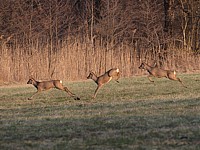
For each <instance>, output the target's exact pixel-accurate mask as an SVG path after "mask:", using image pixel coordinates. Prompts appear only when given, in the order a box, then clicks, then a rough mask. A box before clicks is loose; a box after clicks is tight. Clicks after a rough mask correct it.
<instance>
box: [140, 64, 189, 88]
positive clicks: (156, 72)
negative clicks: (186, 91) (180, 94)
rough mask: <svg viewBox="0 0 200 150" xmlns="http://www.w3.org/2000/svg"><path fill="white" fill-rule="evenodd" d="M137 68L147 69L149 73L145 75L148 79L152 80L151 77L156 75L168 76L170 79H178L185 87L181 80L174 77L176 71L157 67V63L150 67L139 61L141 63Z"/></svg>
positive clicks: (160, 76) (159, 76)
mask: <svg viewBox="0 0 200 150" xmlns="http://www.w3.org/2000/svg"><path fill="white" fill-rule="evenodd" d="M139 69H144V70H147V72H148V73H149V75H148V76H147V78H148V79H149V81H151V82H154V81H153V80H152V79H151V77H157V78H162V77H165V78H168V79H170V80H174V81H179V82H180V83H181V84H182V86H183V87H185V88H187V87H186V86H185V85H184V84H183V82H182V81H181V79H180V78H178V77H176V71H175V70H174V71H172V70H163V69H161V68H158V67H157V65H155V67H152V66H150V65H148V64H146V63H144V62H142V63H141V65H140V66H139Z"/></svg>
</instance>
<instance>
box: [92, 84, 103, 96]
mask: <svg viewBox="0 0 200 150" xmlns="http://www.w3.org/2000/svg"><path fill="white" fill-rule="evenodd" d="M101 87H102V85H98V86H97V88H96V90H95V92H94V96H93V98H96V95H97V92H98V90H99V89H100V88H101Z"/></svg>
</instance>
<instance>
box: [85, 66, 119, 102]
mask: <svg viewBox="0 0 200 150" xmlns="http://www.w3.org/2000/svg"><path fill="white" fill-rule="evenodd" d="M119 77H120V72H119V69H118V68H112V69H110V70H108V71H107V72H105V73H104V74H103V75H101V76H97V75H96V74H95V73H94V72H92V71H90V73H89V75H88V77H87V79H92V80H93V81H94V82H95V83H96V84H97V88H96V90H95V92H94V95H93V98H96V95H97V92H98V90H99V89H100V88H101V87H102V86H103V85H104V84H106V83H108V82H110V81H111V80H112V79H113V78H115V81H116V82H117V83H119V81H118V79H119Z"/></svg>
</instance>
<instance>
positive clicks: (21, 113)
mask: <svg viewBox="0 0 200 150" xmlns="http://www.w3.org/2000/svg"><path fill="white" fill-rule="evenodd" d="M180 77H181V78H182V80H183V81H184V83H185V84H186V85H187V86H188V88H184V87H182V86H181V85H180V84H179V83H178V82H175V81H169V80H167V79H155V82H156V85H153V84H152V83H149V81H148V79H147V78H146V77H134V78H124V79H121V80H119V81H120V83H119V84H118V83H116V82H114V81H112V82H110V83H109V84H107V85H105V86H104V87H103V88H102V89H100V91H99V93H98V94H97V98H96V99H91V96H92V95H93V93H94V90H95V88H96V85H95V83H94V82H92V81H83V82H75V83H72V82H70V83H65V85H66V86H68V88H70V89H71V91H73V92H74V93H76V94H77V95H79V96H80V97H81V100H80V101H75V100H73V99H72V98H70V97H68V96H67V95H66V93H64V92H62V91H58V90H50V91H47V92H44V93H42V94H38V95H37V96H35V97H34V99H33V100H27V99H28V97H30V96H31V95H32V94H33V93H34V92H35V91H36V90H35V89H34V88H33V86H30V85H26V83H25V84H24V85H20V86H8V87H0V149H2V150H3V149H15V150H17V149H20V150H23V149H25V150H27V149H59V150H60V149H150V150H152V149H162V150H165V149H181V150H184V149H185V150H189V149H200V86H199V85H200V75H195V74H193V75H181V76H180Z"/></svg>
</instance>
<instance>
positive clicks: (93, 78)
mask: <svg viewBox="0 0 200 150" xmlns="http://www.w3.org/2000/svg"><path fill="white" fill-rule="evenodd" d="M92 80H94V82H96V83H97V80H98V77H97V75H96V74H94V73H92Z"/></svg>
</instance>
